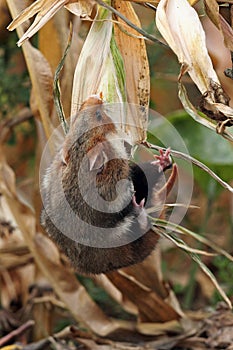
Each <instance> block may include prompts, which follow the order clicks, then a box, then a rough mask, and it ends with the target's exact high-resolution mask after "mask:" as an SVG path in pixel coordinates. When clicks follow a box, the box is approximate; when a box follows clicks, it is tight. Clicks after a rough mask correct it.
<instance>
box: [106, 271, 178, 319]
mask: <svg viewBox="0 0 233 350" xmlns="http://www.w3.org/2000/svg"><path fill="white" fill-rule="evenodd" d="M107 276H108V278H109V279H110V281H112V282H113V283H114V285H115V286H116V287H117V288H118V289H119V290H120V291H121V292H122V293H123V295H125V296H127V298H128V299H129V300H131V301H132V302H133V303H134V304H135V305H136V306H137V308H138V311H139V315H140V320H141V321H144V322H166V321H171V320H178V319H179V318H180V316H179V315H178V314H177V312H176V311H175V310H174V309H173V308H172V307H171V306H170V305H168V304H167V303H166V302H165V301H164V300H163V299H162V298H161V297H160V296H159V295H157V294H156V293H155V292H154V291H153V290H152V289H150V288H148V287H146V286H144V285H143V284H141V283H140V282H138V281H137V280H136V279H135V278H134V277H133V276H130V275H127V274H126V273H125V272H123V271H122V270H120V271H117V272H112V273H108V274H107Z"/></svg>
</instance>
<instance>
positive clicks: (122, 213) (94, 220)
mask: <svg viewBox="0 0 233 350" xmlns="http://www.w3.org/2000/svg"><path fill="white" fill-rule="evenodd" d="M157 158H158V159H157V160H155V161H152V162H147V163H141V164H136V163H133V162H132V161H130V160H129V154H128V152H127V147H126V144H125V141H124V140H123V139H122V137H121V135H119V131H118V129H117V128H116V126H115V125H114V123H113V121H112V120H111V118H110V117H109V116H108V115H107V114H106V112H105V110H104V104H103V102H102V100H101V98H100V97H98V96H91V97H90V98H89V99H87V100H86V101H85V102H84V103H83V105H82V107H81V109H80V112H79V114H78V115H77V117H76V119H75V121H74V122H73V123H72V125H71V127H70V130H69V132H68V134H67V135H66V138H65V141H64V144H63V146H62V148H61V150H60V151H59V152H58V153H57V154H56V156H55V158H54V160H53V161H52V164H51V166H50V167H49V169H48V170H47V173H46V175H45V177H44V180H43V188H44V193H45V195H44V198H43V206H44V207H43V210H42V213H41V224H42V226H43V227H44V229H45V230H46V232H47V233H48V235H49V236H50V237H51V238H52V239H53V240H54V241H55V242H56V243H57V244H58V246H59V247H60V249H61V250H62V251H63V252H64V254H65V255H66V256H67V257H68V258H69V260H70V261H71V263H72V265H73V266H74V268H75V269H76V270H77V271H78V272H80V273H85V274H99V273H107V272H109V271H112V270H115V269H119V268H122V267H126V266H129V265H132V264H136V263H139V262H141V261H143V260H144V259H145V258H146V257H147V256H148V255H149V254H150V253H151V252H152V251H153V249H154V248H155V246H156V244H157V242H158V238H159V236H158V235H157V234H156V233H155V232H154V231H153V230H152V229H151V223H150V220H149V219H148V217H147V214H146V209H145V208H146V207H151V206H155V205H156V204H158V203H156V201H157V200H158V197H157V196H156V193H157V192H158V184H159V182H160V179H162V178H164V171H165V170H166V169H167V168H171V167H173V170H174V171H173V173H174V174H173V178H174V177H175V174H176V166H175V165H174V164H172V162H171V159H170V157H169V151H168V152H165V153H163V152H161V154H160V156H158V157H157Z"/></svg>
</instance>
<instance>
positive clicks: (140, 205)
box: [132, 195, 145, 209]
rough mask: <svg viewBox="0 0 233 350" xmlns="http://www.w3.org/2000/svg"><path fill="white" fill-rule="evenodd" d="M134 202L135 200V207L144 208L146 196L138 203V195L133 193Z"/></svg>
mask: <svg viewBox="0 0 233 350" xmlns="http://www.w3.org/2000/svg"><path fill="white" fill-rule="evenodd" d="M132 202H133V205H134V207H135V208H141V209H143V208H144V205H145V198H143V199H142V200H141V202H140V203H139V204H138V203H137V202H136V196H135V195H133V198H132Z"/></svg>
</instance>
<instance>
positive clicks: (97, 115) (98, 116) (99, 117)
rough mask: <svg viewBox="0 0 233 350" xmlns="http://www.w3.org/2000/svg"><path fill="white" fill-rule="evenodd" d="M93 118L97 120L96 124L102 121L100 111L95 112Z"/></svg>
mask: <svg viewBox="0 0 233 350" xmlns="http://www.w3.org/2000/svg"><path fill="white" fill-rule="evenodd" d="M95 116H96V119H97V120H98V122H100V121H101V120H102V114H101V111H100V110H99V109H97V110H96V112H95Z"/></svg>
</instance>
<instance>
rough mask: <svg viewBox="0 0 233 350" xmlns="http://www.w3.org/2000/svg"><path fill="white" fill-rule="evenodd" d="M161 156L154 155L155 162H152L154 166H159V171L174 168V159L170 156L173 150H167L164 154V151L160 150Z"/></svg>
mask: <svg viewBox="0 0 233 350" xmlns="http://www.w3.org/2000/svg"><path fill="white" fill-rule="evenodd" d="M159 153H160V155H159V156H158V155H154V158H155V159H156V160H154V161H153V162H151V164H153V165H158V167H159V171H160V172H162V171H164V170H165V169H167V168H170V167H171V166H172V159H171V156H170V153H171V150H170V148H168V149H166V151H165V152H164V151H163V150H162V149H160V150H159Z"/></svg>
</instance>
